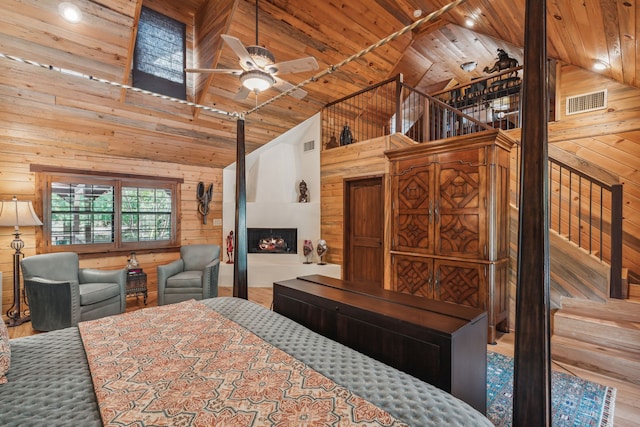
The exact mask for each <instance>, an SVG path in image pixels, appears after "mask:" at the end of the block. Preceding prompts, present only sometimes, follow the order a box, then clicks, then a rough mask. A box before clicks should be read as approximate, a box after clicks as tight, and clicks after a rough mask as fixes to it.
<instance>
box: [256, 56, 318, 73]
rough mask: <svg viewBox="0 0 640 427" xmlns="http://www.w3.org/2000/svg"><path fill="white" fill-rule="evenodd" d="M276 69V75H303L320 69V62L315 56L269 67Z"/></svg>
mask: <svg viewBox="0 0 640 427" xmlns="http://www.w3.org/2000/svg"><path fill="white" fill-rule="evenodd" d="M268 68H269V69H276V70H277V71H276V72H275V74H291V73H302V72H304V71H313V70H317V69H318V62H317V61H316V58H314V57H313V56H308V57H306V58H300V59H293V60H291V61H284V62H279V63H277V64H273V65H271V66H269V67H268Z"/></svg>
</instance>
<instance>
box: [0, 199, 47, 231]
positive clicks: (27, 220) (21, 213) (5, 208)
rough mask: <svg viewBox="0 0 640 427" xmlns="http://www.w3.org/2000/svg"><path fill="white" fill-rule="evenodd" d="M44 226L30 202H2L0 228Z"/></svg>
mask: <svg viewBox="0 0 640 427" xmlns="http://www.w3.org/2000/svg"><path fill="white" fill-rule="evenodd" d="M34 225H42V221H40V218H38V215H36V212H35V211H34V210H33V205H32V204H31V201H30V200H18V199H17V198H16V197H15V196H13V199H12V200H8V201H3V202H0V227H16V228H17V227H21V226H25V227H26V226H34Z"/></svg>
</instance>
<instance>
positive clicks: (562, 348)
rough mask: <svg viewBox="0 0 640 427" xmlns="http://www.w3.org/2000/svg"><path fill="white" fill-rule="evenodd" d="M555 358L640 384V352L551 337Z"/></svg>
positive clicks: (552, 351) (561, 337)
mask: <svg viewBox="0 0 640 427" xmlns="http://www.w3.org/2000/svg"><path fill="white" fill-rule="evenodd" d="M551 356H552V358H553V360H556V361H558V362H563V363H567V364H569V365H573V366H578V367H580V368H583V369H588V370H591V371H593V372H598V373H602V374H604V375H608V376H611V377H614V378H618V379H621V380H624V381H628V382H631V383H634V384H638V385H640V352H631V351H622V350H617V349H612V348H606V347H602V346H600V345H597V344H592V343H588V342H584V341H579V340H576V339H573V338H568V337H563V336H558V335H554V336H553V337H551Z"/></svg>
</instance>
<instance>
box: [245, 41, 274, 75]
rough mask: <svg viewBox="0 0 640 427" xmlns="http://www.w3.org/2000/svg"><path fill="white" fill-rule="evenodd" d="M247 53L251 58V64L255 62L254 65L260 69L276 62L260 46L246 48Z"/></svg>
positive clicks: (267, 51) (269, 53)
mask: <svg viewBox="0 0 640 427" xmlns="http://www.w3.org/2000/svg"><path fill="white" fill-rule="evenodd" d="M247 52H248V53H249V56H251V59H253V62H255V64H256V65H257V66H258V67H260V68H263V69H264V68H265V67H268V66H269V65H273V64H275V62H276V58H275V57H274V56H273V54H272V53H271V52H269V50H268V49H266V48H264V47H262V46H247ZM247 65H248V66H249V67H250V66H252V64H247Z"/></svg>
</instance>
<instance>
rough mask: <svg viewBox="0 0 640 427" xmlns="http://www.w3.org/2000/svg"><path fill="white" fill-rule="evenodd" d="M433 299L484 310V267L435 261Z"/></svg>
mask: <svg viewBox="0 0 640 427" xmlns="http://www.w3.org/2000/svg"><path fill="white" fill-rule="evenodd" d="M433 270H434V272H435V286H434V297H433V299H436V300H439V301H446V302H452V303H454V304H462V305H468V306H470V307H476V308H481V309H485V301H484V295H485V292H484V287H485V286H484V283H485V278H484V277H483V276H484V266H483V265H480V264H474V263H464V262H451V261H442V260H435V261H434V267H433Z"/></svg>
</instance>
